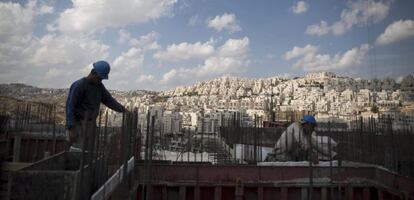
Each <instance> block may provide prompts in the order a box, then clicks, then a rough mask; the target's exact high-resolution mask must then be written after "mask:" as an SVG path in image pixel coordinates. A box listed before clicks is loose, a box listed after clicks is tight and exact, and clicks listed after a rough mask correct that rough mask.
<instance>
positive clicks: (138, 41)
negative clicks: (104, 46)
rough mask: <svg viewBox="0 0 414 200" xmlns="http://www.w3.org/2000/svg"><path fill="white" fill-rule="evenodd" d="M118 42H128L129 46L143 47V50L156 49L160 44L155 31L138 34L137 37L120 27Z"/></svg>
mask: <svg viewBox="0 0 414 200" xmlns="http://www.w3.org/2000/svg"><path fill="white" fill-rule="evenodd" d="M118 33H119V42H121V43H123V42H128V43H129V44H130V45H131V46H135V47H139V48H143V49H144V50H157V49H159V48H160V45H159V44H158V42H157V39H158V37H159V34H158V33H157V32H155V31H152V32H149V33H148V34H146V35H143V36H140V37H139V38H133V37H131V34H130V33H129V32H128V31H126V30H124V29H121V30H119V32H118Z"/></svg>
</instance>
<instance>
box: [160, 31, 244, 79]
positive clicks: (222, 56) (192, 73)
mask: <svg viewBox="0 0 414 200" xmlns="http://www.w3.org/2000/svg"><path fill="white" fill-rule="evenodd" d="M248 52H249V39H248V38H247V37H244V38H242V39H229V40H227V41H226V42H225V43H224V44H223V45H222V46H221V47H219V48H218V50H217V51H216V52H215V53H214V54H213V55H212V56H210V57H208V58H207V59H206V60H204V63H203V64H201V65H198V66H197V67H194V68H178V69H172V70H170V71H168V72H167V73H165V74H164V75H163V77H162V80H161V83H163V84H167V85H170V86H176V85H182V84H188V82H194V81H195V80H203V79H208V78H213V77H217V76H222V75H226V74H240V73H242V72H243V71H245V70H246V68H247V66H248V65H249V63H250V60H249V59H248Z"/></svg>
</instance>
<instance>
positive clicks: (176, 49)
mask: <svg viewBox="0 0 414 200" xmlns="http://www.w3.org/2000/svg"><path fill="white" fill-rule="evenodd" d="M213 53H214V46H213V41H212V40H210V41H207V42H205V43H201V42H196V43H193V44H191V43H187V42H183V43H180V44H172V45H169V46H168V47H167V49H166V50H162V51H158V52H157V53H155V54H154V58H155V59H159V60H166V61H180V60H188V59H192V58H206V57H208V56H210V55H212V54H213Z"/></svg>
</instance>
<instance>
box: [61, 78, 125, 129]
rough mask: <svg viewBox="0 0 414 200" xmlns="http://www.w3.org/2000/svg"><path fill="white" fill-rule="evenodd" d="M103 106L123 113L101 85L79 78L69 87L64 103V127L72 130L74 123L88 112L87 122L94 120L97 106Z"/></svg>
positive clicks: (122, 109) (119, 105) (120, 107)
mask: <svg viewBox="0 0 414 200" xmlns="http://www.w3.org/2000/svg"><path fill="white" fill-rule="evenodd" d="M101 102H102V103H103V104H105V105H106V106H107V107H109V108H110V109H112V110H115V111H117V112H124V111H125V108H124V106H122V105H121V104H120V103H119V102H118V101H116V100H115V99H114V98H113V97H112V96H111V94H110V93H109V92H108V90H107V89H106V88H105V86H104V85H103V84H102V83H99V84H94V83H92V82H91V81H89V80H88V79H86V78H81V79H79V80H77V81H75V82H74V83H72V85H71V86H70V90H69V95H68V99H67V101H66V126H67V128H69V129H70V128H72V127H73V126H74V124H75V123H77V122H79V121H81V120H84V119H85V113H86V112H88V111H89V112H90V117H89V119H88V120H96V117H97V116H98V114H99V106H100V104H101Z"/></svg>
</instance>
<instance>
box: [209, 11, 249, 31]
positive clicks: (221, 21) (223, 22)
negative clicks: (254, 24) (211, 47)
mask: <svg viewBox="0 0 414 200" xmlns="http://www.w3.org/2000/svg"><path fill="white" fill-rule="evenodd" d="M207 26H208V27H210V28H213V29H215V30H216V31H224V30H226V31H228V32H229V33H234V32H237V31H241V30H242V28H241V27H240V26H239V25H238V23H237V21H236V15H234V14H228V13H224V14H223V15H221V16H220V15H217V16H216V17H214V18H213V19H208V20H207Z"/></svg>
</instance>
